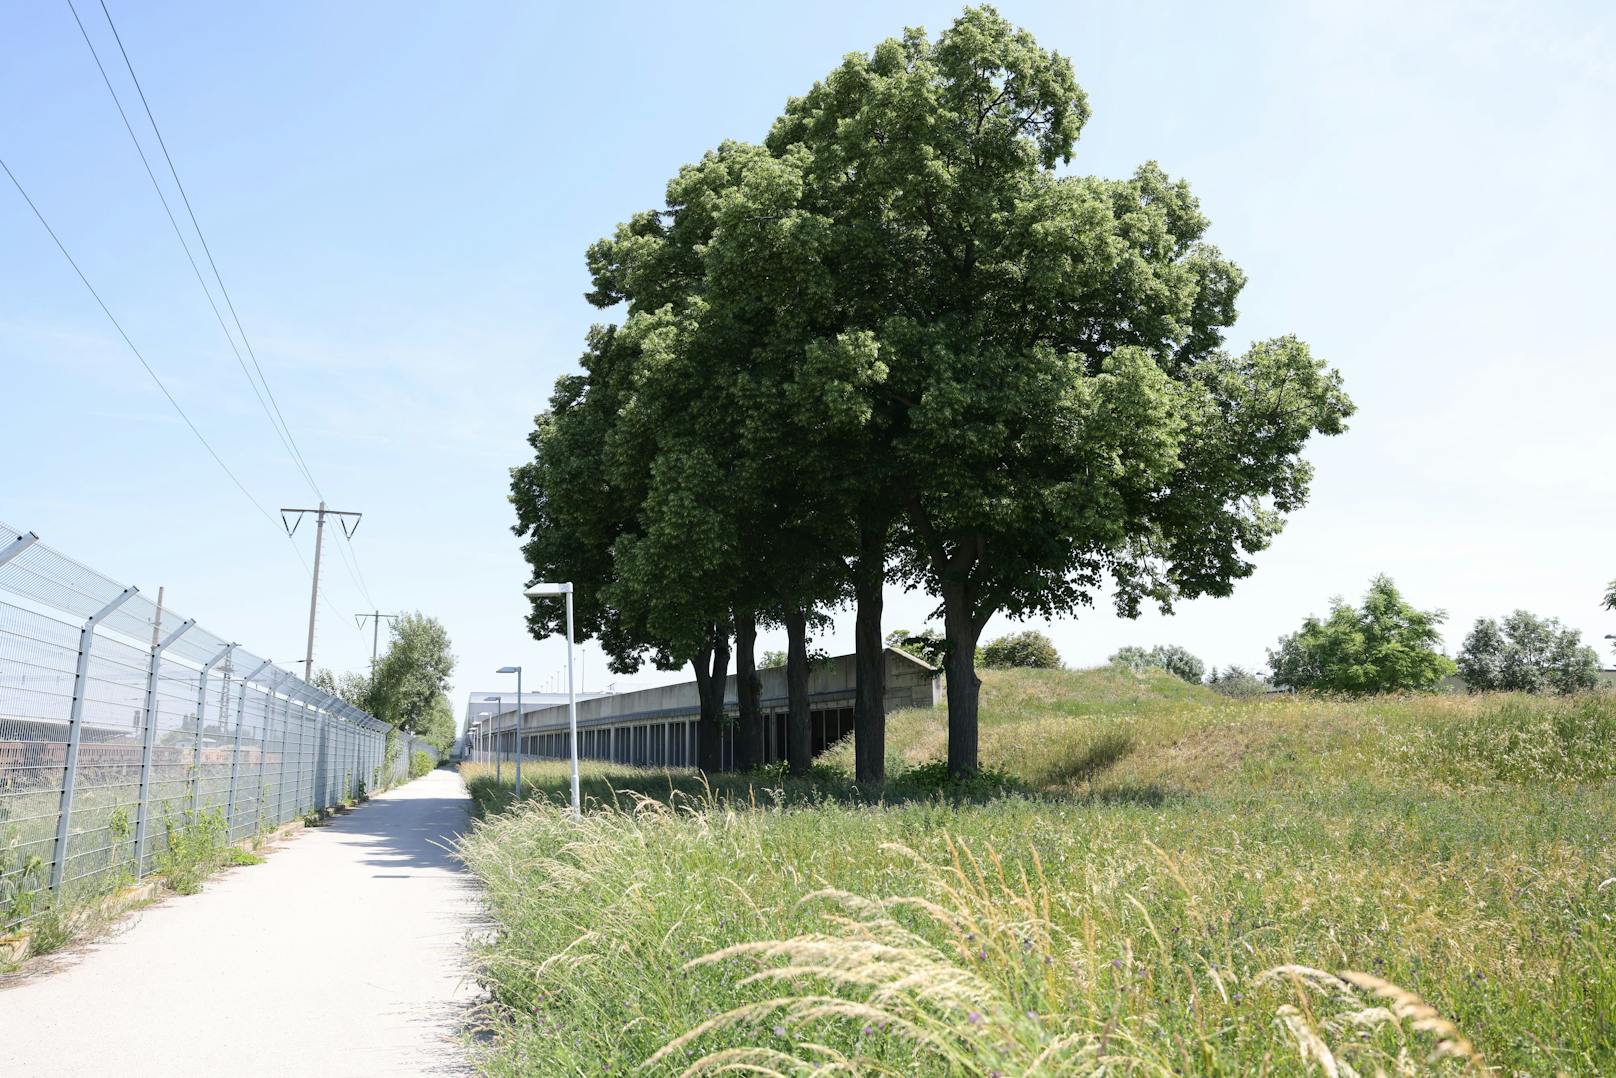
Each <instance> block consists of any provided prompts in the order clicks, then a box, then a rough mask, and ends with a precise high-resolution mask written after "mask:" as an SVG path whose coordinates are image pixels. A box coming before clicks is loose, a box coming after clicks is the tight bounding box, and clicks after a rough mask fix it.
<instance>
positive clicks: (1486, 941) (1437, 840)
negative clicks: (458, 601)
mask: <svg viewBox="0 0 1616 1078" xmlns="http://www.w3.org/2000/svg"><path fill="white" fill-rule="evenodd" d="M983 693H984V699H983V726H984V728H983V738H982V746H983V748H982V757H983V763H984V765H986V766H988V767H991V768H994V769H996V771H998V772H1000V773H1002V774H1003V776H1004V780H1003V782H1002V783H993V782H984V783H981V784H980V785H979V787H978V788H977V789H975V790H972V791H967V792H966V796H964V797H954V798H945V797H940V796H938V795H937V793H936V792H935V790H934V789H933V788H932V787H934V786H935V783H934V782H933V781H932V780H933V779H935V777H936V776H935V769H927V768H924V767H917V766H916V765H917V764H921V763H923V762H924V761H927V760H931V759H935V758H936V757H937V756H939V755H940V754H941V751H942V748H943V744H944V734H943V726H942V715H941V714H939V713H935V712H930V713H907V714H901V715H897V716H894V718H893V721H892V724H891V734H890V741H891V744H892V745H893V763H894V765H896V766H895V768H894V770H895V771H897V770H898V769H899V768H904V769H908V773H907V780H908V781H906V780H905V777H900V778H899V779H898V780H897V781H895V782H893V783H891V784H890V785H889V786H888V787H887V788H886V789H885V790H881V791H867V790H859V789H857V788H856V787H854V785H853V784H852V783H851V782H849V781H848V780H847V778H846V773H845V770H843V769H845V768H847V767H849V765H850V763H851V757H850V752H849V750H848V748H847V747H845V746H843V747H838V748H837V749H835V750H833V751H832V752H830V753H829V754H827V756H826V757H825V758H824V760H823V761H822V765H823V766H821V767H820V768H818V769H817V773H816V780H817V781H816V782H814V783H779V782H776V781H772V780H771V779H769V778H759V777H754V778H752V779H751V780H746V779H736V778H733V777H728V778H725V779H724V780H722V781H721V782H720V783H719V784H718V785H717V786H716V788H715V789H713V790H712V791H710V792H709V791H708V790H706V789H705V788H704V787H703V785H702V784H701V782H700V780H699V779H698V778H696V777H694V776H690V775H669V774H667V773H663V772H644V771H634V770H632V769H626V768H606V767H602V766H601V765H589V766H588V768H587V776H586V796H587V797H589V799H590V800H591V803H592V811H590V812H589V813H588V814H587V815H586V818H585V819H584V821H582V823H576V822H574V821H572V820H570V819H569V818H567V817H566V816H565V815H564V814H563V813H562V812H561V811H560V810H559V808H558V807H557V805H558V803H559V800H560V798H561V797H562V796H564V794H563V791H564V789H565V772H564V769H563V768H562V767H559V766H557V765H554V764H544V765H530V766H528V767H525V768H524V778H526V779H529V780H534V779H536V780H537V785H538V787H539V789H540V792H541V793H542V794H543V795H544V797H543V798H542V799H537V800H533V801H529V802H526V803H524V804H522V805H521V806H517V807H515V808H512V807H511V806H510V804H509V789H508V787H509V780H510V769H509V768H508V767H507V768H506V771H505V779H506V782H505V784H504V787H503V788H501V787H498V786H497V785H496V784H495V783H494V782H493V780H492V778H491V776H488V775H486V774H483V773H482V772H481V770H480V769H477V768H468V769H467V777H468V778H469V779H470V780H471V781H472V786H473V790H474V793H475V794H476V795H477V796H478V798H479V801H480V802H481V804H482V805H483V806H484V807H485V808H486V810H487V811H488V813H489V814H488V816H487V819H486V820H485V821H484V822H483V823H481V824H480V825H479V826H478V827H477V828H476V829H475V830H474V831H473V833H472V834H471V835H470V836H469V837H468V838H467V839H466V841H465V844H464V852H465V856H466V858H467V860H468V863H469V864H470V865H471V867H472V868H473V870H474V871H475V872H476V873H477V874H478V876H479V877H480V878H481V879H482V880H483V881H484V883H485V884H486V886H487V898H488V903H489V906H490V912H491V913H492V915H493V918H494V920H495V922H496V924H497V926H498V929H499V931H498V933H497V934H496V936H495V937H494V938H493V939H492V940H491V941H490V942H489V943H487V944H486V945H485V946H484V948H483V951H482V953H481V956H480V957H481V962H482V978H483V980H484V981H485V982H486V983H487V984H489V985H490V986H491V987H492V989H493V991H494V996H495V1004H494V1006H493V1007H492V1008H491V1010H490V1014H489V1024H490V1027H491V1030H492V1033H493V1036H492V1038H491V1040H490V1042H489V1043H488V1045H486V1046H485V1047H484V1049H482V1052H483V1055H482V1066H483V1068H484V1070H485V1072H487V1073H489V1074H495V1075H514V1074H530V1075H538V1074H543V1075H553V1074H589V1075H596V1074H602V1073H622V1072H626V1071H630V1070H635V1069H636V1068H641V1067H642V1065H643V1064H645V1063H646V1061H648V1060H652V1061H654V1062H653V1063H652V1064H651V1065H650V1066H649V1067H643V1069H642V1070H640V1071H638V1072H639V1073H680V1072H683V1071H685V1070H686V1069H687V1068H691V1069H693V1070H694V1071H696V1072H702V1071H706V1070H717V1069H719V1068H721V1067H724V1066H726V1065H730V1066H734V1065H749V1066H755V1067H758V1068H762V1069H763V1072H764V1073H783V1074H795V1073H803V1072H805V1071H807V1070H809V1069H810V1068H811V1067H812V1066H814V1065H825V1064H829V1063H835V1062H838V1061H840V1062H842V1063H843V1066H842V1067H840V1068H839V1069H840V1070H842V1071H843V1072H844V1073H845V1072H849V1071H851V1072H856V1073H871V1074H894V1075H917V1074H940V1075H941V1074H947V1075H982V1076H986V1075H994V1074H998V1075H1004V1076H1009V1075H1018V1074H1073V1073H1089V1072H1095V1073H1098V1072H1101V1071H1103V1072H1104V1073H1108V1074H1115V1073H1163V1074H1167V1073H1172V1074H1217V1075H1246V1074H1303V1073H1339V1074H1343V1075H1344V1074H1348V1073H1352V1071H1349V1070H1348V1069H1347V1068H1348V1067H1351V1068H1354V1069H1355V1070H1356V1072H1358V1073H1364V1074H1372V1073H1375V1072H1376V1070H1377V1068H1384V1069H1385V1070H1386V1071H1387V1072H1389V1073H1428V1072H1429V1073H1445V1072H1453V1073H1460V1072H1463V1071H1465V1070H1466V1069H1471V1070H1474V1069H1477V1068H1479V1067H1480V1066H1481V1065H1482V1063H1481V1060H1482V1059H1484V1060H1485V1065H1486V1066H1489V1067H1491V1068H1494V1069H1495V1070H1496V1071H1497V1072H1498V1073H1501V1074H1515V1073H1529V1074H1534V1075H1535V1074H1554V1073H1557V1072H1563V1073H1567V1074H1598V1073H1616V881H1613V880H1612V877H1616V782H1613V776H1616V751H1613V746H1616V700H1613V699H1612V698H1611V697H1609V696H1606V697H1599V698H1584V699H1579V700H1569V701H1560V700H1533V699H1524V698H1519V697H1507V696H1502V697H1422V698H1413V699H1376V700H1369V701H1362V702H1335V701H1316V700H1307V699H1291V698H1286V699H1272V700H1256V701H1231V700H1226V699H1224V698H1221V697H1218V696H1216V695H1213V694H1212V693H1210V692H1208V691H1206V690H1203V689H1200V688H1197V687H1194V686H1190V685H1187V684H1184V683H1182V682H1178V681H1175V680H1173V679H1171V678H1168V677H1166V676H1158V675H1154V674H1152V675H1144V676H1135V675H1133V674H1129V673H1125V672H1118V671H1111V670H1098V671H1083V672H1042V673H1035V672H1014V673H990V674H988V675H987V677H986V681H985V685H984V689H983ZM614 791H615V792H614ZM883 799H884V801H883ZM1325 971H1328V972H1325ZM1345 971H1353V974H1354V975H1353V976H1352V977H1349V978H1346V979H1342V978H1339V977H1337V976H1333V975H1332V974H1336V973H1340V972H1345ZM1416 996H1417V997H1418V998H1416ZM1421 1000H1423V1001H1424V1003H1421V1002H1420V1001H1421ZM1426 1004H1428V1005H1429V1007H1430V1008H1432V1009H1434V1013H1430V1012H1428V1011H1427V1010H1426V1009H1425V1005H1426ZM1449 1021H1451V1023H1452V1025H1449V1024H1447V1023H1448V1022H1449ZM1331 1068H1334V1070H1331Z"/></svg>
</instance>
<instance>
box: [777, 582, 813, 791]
mask: <svg viewBox="0 0 1616 1078" xmlns="http://www.w3.org/2000/svg"><path fill="white" fill-rule="evenodd" d="M781 620H782V621H783V622H784V623H785V627H786V760H787V762H788V763H789V765H790V767H791V773H792V774H793V775H797V776H799V777H800V776H803V775H806V774H808V767H809V765H810V764H811V763H812V762H813V753H814V729H813V725H812V719H811V718H810V717H809V711H808V614H807V611H804V610H800V609H792V610H787V611H786V613H785V617H784V618H782V619H781Z"/></svg>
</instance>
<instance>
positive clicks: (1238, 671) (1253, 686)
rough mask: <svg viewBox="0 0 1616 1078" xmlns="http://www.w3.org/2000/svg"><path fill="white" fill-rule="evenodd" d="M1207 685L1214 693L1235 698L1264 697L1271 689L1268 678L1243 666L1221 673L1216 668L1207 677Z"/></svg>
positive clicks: (1230, 667) (1229, 668) (1225, 669)
mask: <svg viewBox="0 0 1616 1078" xmlns="http://www.w3.org/2000/svg"><path fill="white" fill-rule="evenodd" d="M1206 684H1207V687H1208V688H1210V689H1212V690H1213V691H1214V692H1220V693H1222V694H1223V695H1224V696H1235V697H1247V696H1262V695H1264V694H1265V693H1267V692H1268V689H1269V685H1268V679H1267V678H1264V677H1263V676H1262V675H1261V674H1254V673H1252V672H1251V671H1250V670H1247V669H1246V668H1245V667H1243V666H1228V667H1225V668H1224V669H1223V670H1221V671H1220V670H1219V669H1218V668H1217V667H1215V666H1214V667H1213V668H1212V672H1211V673H1209V674H1207V675H1206Z"/></svg>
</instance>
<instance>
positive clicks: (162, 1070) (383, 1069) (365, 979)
mask: <svg viewBox="0 0 1616 1078" xmlns="http://www.w3.org/2000/svg"><path fill="white" fill-rule="evenodd" d="M469 804H470V803H469V801H468V800H467V797H466V791H465V787H464V785H463V784H462V783H461V781H460V777H459V776H458V775H456V774H454V773H452V772H449V771H434V772H432V773H431V774H429V775H427V776H426V777H424V778H421V779H417V780H416V781H414V782H411V783H409V784H407V785H405V786H403V787H400V788H399V789H396V790H392V791H389V792H387V793H385V794H381V795H379V796H378V797H376V798H375V799H373V800H372V801H370V802H369V803H368V804H366V805H363V806H361V807H359V808H357V809H355V810H354V811H352V812H350V813H347V814H346V815H343V816H339V817H336V818H335V819H332V820H331V821H329V822H328V823H327V824H326V825H325V826H323V827H320V828H316V829H314V830H311V831H305V832H303V833H301V834H297V835H295V836H293V837H292V838H291V839H289V840H288V841H287V842H286V843H285V845H284V846H283V847H282V848H281V849H278V850H275V851H273V852H271V853H270V854H269V856H268V859H267V860H266V861H265V862H264V864H261V865H252V866H248V867H244V868H235V869H230V870H229V871H228V872H226V873H225V874H224V875H222V876H219V877H216V878H215V879H213V880H211V881H209V882H208V884H207V885H206V887H205V888H204V890H203V891H202V893H201V894H198V895H192V896H189V897H181V898H171V899H169V900H168V901H166V902H164V903H162V904H161V905H158V906H154V907H152V908H149V909H147V910H144V911H142V912H140V913H137V914H135V915H134V916H133V918H132V921H133V923H132V924H129V925H128V927H126V928H124V929H123V930H120V931H115V932H114V934H112V935H109V936H107V937H106V938H104V939H103V940H101V941H100V942H97V943H94V944H92V945H90V946H89V947H88V948H87V950H86V952H85V953H84V954H82V955H78V956H74V957H69V958H67V959H65V962H64V964H65V968H63V969H61V970H60V971H57V972H54V973H45V974H42V975H38V976H34V977H32V978H25V979H24V980H23V981H22V982H21V983H20V984H18V985H16V986H15V987H12V988H9V989H0V1075H4V1076H8V1078H9V1076H11V1075H17V1076H19V1078H22V1076H29V1078H35V1076H37V1078H49V1076H56V1075H62V1076H79V1075H84V1076H91V1075H93V1076H97V1078H99V1076H105V1075H118V1076H120V1078H143V1076H147V1075H151V1076H158V1075H161V1076H164V1078H173V1076H184V1078H189V1076H191V1075H197V1076H202V1075H206V1076H209V1078H213V1076H224V1075H318V1076H321V1078H324V1076H328V1075H432V1074H463V1073H467V1066H466V1055H465V1051H464V1049H463V1048H462V1047H461V1046H460V1044H459V1043H458V1041H457V1040H456V1037H455V1029H456V1025H457V1023H458V1022H459V1020H460V1019H461V1018H462V1016H463V1015H464V1012H465V1008H466V1007H467V1005H468V1004H469V1002H470V1000H471V998H472V996H473V986H472V985H471V983H470V982H469V980H468V979H467V978H466V977H465V970H464V954H465V940H466V935H467V933H468V932H469V931H470V930H471V927H472V923H473V918H474V916H475V909H476V905H475V898H474V894H473V892H472V888H471V884H470V881H469V877H467V875H466V874H465V872H464V870H463V869H462V868H461V866H460V863H459V862H458V861H457V860H455V859H454V857H453V855H452V854H451V853H450V852H449V851H448V850H446V849H444V848H443V846H444V845H448V844H449V843H450V840H451V839H452V838H453V836H454V835H456V834H458V833H459V832H460V831H462V830H464V828H465V827H466V821H467V818H468V816H467V810H468V807H469ZM440 843H441V844H443V845H440Z"/></svg>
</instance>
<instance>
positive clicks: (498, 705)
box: [483, 696, 505, 782]
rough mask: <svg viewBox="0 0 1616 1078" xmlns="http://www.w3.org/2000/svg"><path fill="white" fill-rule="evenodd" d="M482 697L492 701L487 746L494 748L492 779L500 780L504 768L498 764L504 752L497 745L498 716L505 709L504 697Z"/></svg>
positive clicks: (501, 760)
mask: <svg viewBox="0 0 1616 1078" xmlns="http://www.w3.org/2000/svg"><path fill="white" fill-rule="evenodd" d="M483 699H484V700H485V701H486V700H492V701H494V721H493V722H491V723H490V724H489V725H490V726H492V727H493V737H492V739H491V740H490V741H489V742H488V744H489V747H490V748H492V749H493V750H494V781H495V782H502V781H504V779H503V773H504V769H503V768H502V767H501V766H500V764H502V763H503V762H504V760H505V754H504V752H503V751H502V750H501V749H500V745H499V717H500V715H501V714H502V713H503V712H504V710H505V699H504V697H501V696H485V697H483Z"/></svg>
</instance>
